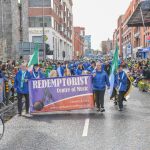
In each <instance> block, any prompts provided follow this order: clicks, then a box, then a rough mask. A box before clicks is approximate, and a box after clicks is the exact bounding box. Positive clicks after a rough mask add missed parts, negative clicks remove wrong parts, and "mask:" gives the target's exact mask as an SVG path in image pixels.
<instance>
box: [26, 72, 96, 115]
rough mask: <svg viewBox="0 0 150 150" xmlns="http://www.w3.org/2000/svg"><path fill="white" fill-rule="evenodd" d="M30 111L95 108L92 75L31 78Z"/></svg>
mask: <svg viewBox="0 0 150 150" xmlns="http://www.w3.org/2000/svg"><path fill="white" fill-rule="evenodd" d="M29 98H30V113H39V112H52V111H66V110H78V109H87V108H91V109H92V108H94V102H93V90H92V77H91V76H89V75H88V76H87V75H85V76H72V77H62V78H50V79H34V80H29Z"/></svg>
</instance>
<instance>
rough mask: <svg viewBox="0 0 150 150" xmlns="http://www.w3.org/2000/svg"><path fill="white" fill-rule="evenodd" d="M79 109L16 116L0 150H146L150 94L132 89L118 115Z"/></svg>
mask: <svg viewBox="0 0 150 150" xmlns="http://www.w3.org/2000/svg"><path fill="white" fill-rule="evenodd" d="M105 105H106V107H105V108H106V112H105V113H103V114H102V113H97V112H96V111H94V110H80V111H70V112H63V113H53V114H50V115H44V116H34V117H27V116H24V117H18V116H15V117H14V118H13V119H11V120H10V121H8V122H7V123H6V125H5V135H4V137H3V139H2V140H1V141H0V150H38V149H39V150H150V95H149V94H147V93H142V92H139V91H138V89H133V90H132V93H131V95H130V98H129V100H128V102H125V110H124V111H123V112H119V111H118V110H117V107H115V106H114V105H113V102H111V101H109V100H108V98H107V97H106V100H105Z"/></svg>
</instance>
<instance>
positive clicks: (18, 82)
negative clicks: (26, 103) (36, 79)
mask: <svg viewBox="0 0 150 150" xmlns="http://www.w3.org/2000/svg"><path fill="white" fill-rule="evenodd" d="M24 79H31V74H30V72H28V71H26V75H25V78H24ZM21 80H22V71H21V70H20V71H18V73H17V74H16V77H15V83H14V88H15V89H16V90H17V93H21V94H28V93H29V89H28V81H27V82H24V83H23V88H21Z"/></svg>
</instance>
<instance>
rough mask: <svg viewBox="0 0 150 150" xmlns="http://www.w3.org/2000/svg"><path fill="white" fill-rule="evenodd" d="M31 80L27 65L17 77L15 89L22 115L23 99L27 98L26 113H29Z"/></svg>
mask: <svg viewBox="0 0 150 150" xmlns="http://www.w3.org/2000/svg"><path fill="white" fill-rule="evenodd" d="M29 79H31V74H30V73H29V72H28V70H27V66H26V64H22V65H21V69H20V70H19V71H18V72H17V74H16V76H15V82H14V88H15V91H16V92H17V97H18V113H19V115H20V116H21V114H22V98H23V96H24V97H25V108H26V113H28V112H29V89H28V80H29Z"/></svg>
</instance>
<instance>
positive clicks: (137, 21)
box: [127, 0, 150, 27]
mask: <svg viewBox="0 0 150 150" xmlns="http://www.w3.org/2000/svg"><path fill="white" fill-rule="evenodd" d="M141 10H142V14H143V20H144V24H145V26H150V0H144V1H141V2H140V3H139V4H138V6H137V8H136V9H135V11H134V13H133V14H132V16H131V17H130V19H129V21H128V22H127V25H128V26H129V27H140V26H143V20H142V15H141Z"/></svg>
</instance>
